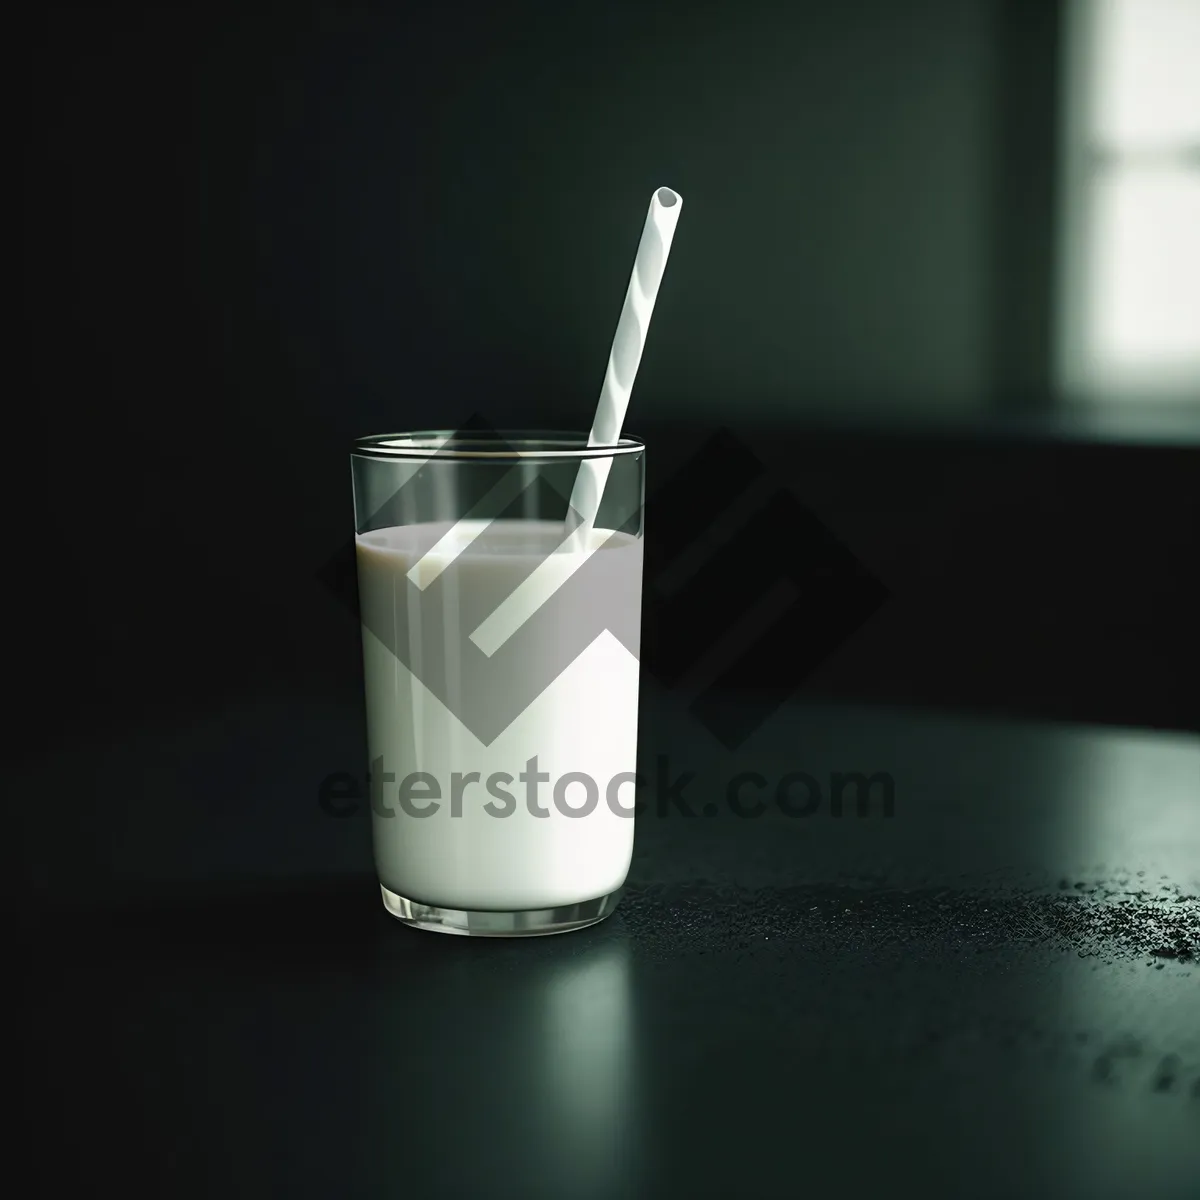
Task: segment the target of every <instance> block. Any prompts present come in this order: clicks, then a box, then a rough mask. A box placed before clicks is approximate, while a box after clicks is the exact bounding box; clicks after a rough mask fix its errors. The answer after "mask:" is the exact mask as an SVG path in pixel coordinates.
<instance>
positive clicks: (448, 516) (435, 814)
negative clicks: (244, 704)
mask: <svg viewBox="0 0 1200 1200" xmlns="http://www.w3.org/2000/svg"><path fill="white" fill-rule="evenodd" d="M644 466H645V448H644V446H643V445H642V444H641V443H640V442H638V441H636V440H635V439H633V438H622V439H621V440H620V441H619V442H618V443H617V444H615V445H611V446H588V444H587V436H586V435H585V434H571V433H557V432H531V431H519V432H515V431H514V432H509V431H497V432H489V433H451V432H446V431H427V432H419V433H403V434H387V435H380V436H376V437H367V438H361V439H360V440H359V441H357V442H356V443H355V445H354V448H353V451H352V453H351V468H352V479H353V485H354V514H355V532H356V539H355V540H356V552H357V559H358V587H359V604H360V610H361V617H362V640H363V669H364V677H365V686H366V716H367V741H368V749H369V756H370V789H369V790H370V798H371V808H372V816H371V821H372V833H373V842H374V849H375V864H376V869H377V871H378V875H379V882H380V888H381V891H382V894H383V902H384V906H385V907H386V908H387V910H388V912H390V913H391V914H392V915H393V916H395V917H397V918H399V919H400V920H402V921H405V922H407V923H408V924H410V925H415V926H418V927H420V928H425V929H438V930H443V931H446V932H453V933H465V934H484V935H491V936H500V935H510V936H511V935H520V934H538V933H557V932H563V931H566V930H569V929H576V928H580V927H582V926H584V925H590V924H592V923H593V922H595V921H599V920H601V919H602V918H604V917H605V916H607V915H608V914H609V913H611V912H612V911H613V909H614V908H615V907H616V904H617V901H618V899H619V894H620V889H621V886H622V885H623V884H624V882H625V876H626V873H627V871H628V869H629V860H630V855H631V853H632V849H633V831H634V821H633V806H634V787H635V777H634V772H635V771H636V769H637V711H638V676H639V664H638V655H639V650H640V628H641V593H642V508H643V496H644ZM581 471H582V472H583V473H584V475H585V476H590V478H591V479H592V480H593V481H595V480H597V479H599V480H600V481H601V483H600V487H602V494H601V500H600V504H599V508H598V509H596V510H595V512H594V521H592V522H585V523H584V524H583V525H582V527H580V522H579V515H578V513H576V512H575V510H573V509H572V508H571V500H572V497H573V495H574V496H575V497H579V496H580V495H582V494H583V493H582V492H581V491H580V490H579V489H577V487H576V484H577V481H578V480H579V477H580V473H581ZM593 494H594V493H593ZM576 503H577V504H578V503H579V501H578V500H576ZM583 507H585V508H586V507H587V506H586V505H584V506H583ZM572 531H574V532H572Z"/></svg>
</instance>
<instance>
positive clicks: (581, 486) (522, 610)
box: [471, 187, 683, 657]
mask: <svg viewBox="0 0 1200 1200" xmlns="http://www.w3.org/2000/svg"><path fill="white" fill-rule="evenodd" d="M682 207H683V197H682V196H680V195H679V193H678V192H673V191H672V190H671V189H670V188H665V187H660V188H656V189H655V191H654V195H653V196H651V197H650V211H649V212H648V213H647V214H646V224H645V225H644V226H643V228H642V240H641V241H640V242H639V243H638V249H637V256H636V257H635V258H634V260H633V270H632V271H631V272H630V275H629V287H628V288H627V289H626V291H625V303H624V304H623V305H622V306H621V316H620V319H619V320H618V321H617V332H616V334H615V335H614V336H613V343H612V349H611V350H610V351H609V354H608V369H607V370H606V371H605V372H604V386H603V387H602V388H601V390H600V402H599V404H598V405H597V406H596V416H595V419H594V420H593V421H592V431H591V433H590V434H589V435H588V445H589V446H612V445H615V444H616V442H617V441H618V439H619V438H620V436H621V426H622V425H623V424H624V421H625V411H626V409H628V407H629V394H630V392H632V391H633V381H634V379H635V378H636V377H637V371H638V366H639V364H640V363H641V361H642V350H643V348H644V347H645V345H646V333H647V332H648V330H649V328H650V316H651V314H652V313H653V312H654V301H655V300H656V299H657V298H658V288H659V285H660V284H661V283H662V277H663V271H664V270H665V269H666V266H667V255H668V254H670V252H671V241H672V239H673V238H674V236H675V226H676V224H677V223H678V221H679V212H680V209H681V208H682ZM611 465H612V459H611V457H609V456H604V457H600V458H586V459H584V460H583V461H582V462H581V463H580V466H579V474H578V475H576V477H575V486H574V488H573V490H572V492H571V511H569V512H568V514H567V525H566V537H565V539H564V541H563V543H562V546H561V547H560V549H562V550H564V551H569V552H572V553H574V554H575V560H574V561H573V562H572V563H571V564H570V565H571V570H569V571H567V572H563V570H562V560H561V559H557V561H553V560H554V559H555V557H556V556H553V555H552V556H551V557H550V558H548V559H546V560H545V561H544V562H542V563H541V564H539V565H538V566H537V567H535V568H534V570H533V571H532V572H530V574H529V575H527V576H526V577H525V579H524V580H522V581H521V583H520V584H518V585H517V587H516V588H514V589H513V591H512V592H511V593H510V594H509V595H508V596H506V597H505V599H504V600H503V601H502V602H501V603H500V604H499V605H498V606H497V607H496V608H495V609H494V610H493V611H492V612H491V613H490V614H489V615H488V616H487V617H486V618H485V619H484V620H483V621H482V622H481V623H480V625H479V627H478V628H477V629H476V630H475V631H474V633H472V634H471V641H473V642H474V643H475V645H476V646H478V647H479V649H480V650H482V651H483V652H484V654H486V655H488V656H489V657H491V656H492V655H493V654H495V653H496V651H497V650H499V649H500V647H501V646H503V645H504V643H505V642H507V641H508V639H509V638H510V637H511V636H512V635H513V634H514V633H516V631H517V630H518V629H520V628H521V626H522V625H524V624H525V622H526V621H528V620H529V618H530V617H531V616H533V614H534V613H535V612H537V610H538V609H539V608H541V606H542V605H543V604H545V602H546V601H547V600H548V599H549V598H550V596H552V595H553V594H554V592H555V591H556V590H557V588H559V587H561V586H562V584H563V583H565V582H566V580H567V579H569V578H570V577H571V575H572V574H574V572H575V571H576V570H578V569H579V568H580V567H581V566H582V565H583V564H584V563H585V562H586V561H587V559H588V558H589V557H590V551H591V550H592V549H593V547H590V546H589V545H588V542H589V540H590V539H589V536H588V535H589V534H590V532H591V530H592V528H593V527H594V525H595V522H596V514H597V513H598V512H599V511H600V501H601V499H602V498H603V496H604V485H605V483H606V482H607V481H608V472H609V468H610V467H611Z"/></svg>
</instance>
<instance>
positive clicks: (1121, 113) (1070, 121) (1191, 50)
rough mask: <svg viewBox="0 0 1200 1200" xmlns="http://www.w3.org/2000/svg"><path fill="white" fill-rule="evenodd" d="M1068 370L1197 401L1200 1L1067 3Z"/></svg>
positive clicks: (1072, 380)
mask: <svg viewBox="0 0 1200 1200" xmlns="http://www.w3.org/2000/svg"><path fill="white" fill-rule="evenodd" d="M1065 19H1066V23H1065V34H1066V37H1065V43H1064V44H1065V47H1066V55H1067V58H1066V62H1065V72H1064V76H1065V80H1066V92H1065V95H1064V115H1065V123H1064V130H1063V132H1064V139H1063V168H1064V178H1063V188H1062V196H1063V202H1064V208H1063V214H1062V226H1061V227H1062V230H1063V243H1062V256H1061V263H1060V265H1061V273H1060V284H1061V286H1060V295H1059V313H1058V339H1057V340H1058V375H1059V386H1060V389H1061V391H1062V393H1063V394H1064V395H1065V396H1067V397H1068V398H1070V399H1080V400H1109V399H1139V400H1140V399H1146V398H1150V399H1165V398H1167V397H1170V398H1184V399H1188V400H1192V401H1197V402H1200V0H1066V9H1065Z"/></svg>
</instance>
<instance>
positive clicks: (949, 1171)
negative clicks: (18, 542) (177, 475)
mask: <svg viewBox="0 0 1200 1200" xmlns="http://www.w3.org/2000/svg"><path fill="white" fill-rule="evenodd" d="M644 710H645V711H644V716H643V721H642V755H643V763H642V769H643V770H644V771H646V772H647V774H648V775H649V776H650V777H651V778H653V777H654V776H655V775H656V773H657V771H658V770H659V769H660V767H659V763H658V761H657V756H658V755H660V754H661V755H662V756H663V757H664V763H663V764H662V768H661V769H662V770H664V771H665V772H667V773H668V774H670V775H672V776H677V775H679V774H681V773H683V772H685V771H691V772H695V776H696V777H695V780H694V781H693V782H692V783H690V784H689V785H688V787H687V788H686V789H685V796H686V798H687V802H688V803H689V805H690V806H691V807H692V808H694V809H695V810H697V812H698V815H696V816H694V817H690V818H688V817H684V816H683V815H681V814H680V813H678V812H672V813H669V814H666V815H662V814H658V813H656V812H655V806H656V796H655V794H654V791H653V790H652V789H647V793H646V796H647V799H648V801H649V804H650V809H649V811H648V812H647V813H646V814H644V815H643V816H641V817H639V819H638V833H637V839H638V840H637V850H636V853H635V861H634V864H633V868H632V871H631V875H630V882H629V885H628V888H627V891H626V894H625V899H624V900H623V902H622V906H621V907H620V909H619V910H618V912H617V913H616V915H614V916H613V917H612V918H610V919H609V920H608V921H606V922H604V923H603V924H601V925H599V926H596V927H594V928H592V929H590V930H586V931H583V932H578V933H574V934H568V935H564V936H559V937H551V938H542V939H533V940H529V941H507V940H497V941H490V940H483V941H476V940H471V939H465V938H454V937H446V936H442V935H437V934H430V933H422V932H417V931H413V930H409V929H407V928H404V927H402V926H401V925H399V924H398V923H396V922H395V921H393V920H392V919H391V918H389V917H388V916H387V915H386V914H385V913H384V911H383V909H382V907H381V905H380V903H379V898H378V892H377V890H376V889H375V887H374V884H373V880H372V877H371V875H370V873H369V864H370V858H369V842H368V838H369V824H368V821H367V819H366V817H365V815H364V814H362V813H359V814H357V815H356V816H355V817H352V818H345V819H340V820H338V819H334V818H332V817H330V816H328V815H327V814H325V813H324V812H322V810H321V809H320V807H319V805H318V802H317V794H318V790H319V783H320V780H321V778H323V777H324V776H326V775H328V774H330V773H332V772H334V771H339V770H350V771H356V770H359V769H360V767H359V763H360V761H361V758H362V747H361V719H360V713H359V711H358V709H357V707H356V706H355V705H354V704H352V703H351V704H343V703H338V702H335V701H333V700H321V699H304V698H295V697H293V698H291V699H288V700H286V701H284V700H279V699H272V698H270V697H264V698H259V699H257V700H255V701H254V702H250V701H247V702H246V703H245V704H243V705H232V706H230V707H229V708H228V709H227V710H225V711H223V712H221V713H218V714H207V715H198V716H196V717H194V718H192V719H189V720H187V721H183V722H169V721H165V720H164V723H163V724H162V726H161V727H159V728H150V727H149V726H147V727H145V728H143V729H142V730H140V731H139V733H138V734H137V735H136V736H134V735H128V736H125V737H123V738H113V737H111V736H106V737H99V736H98V737H97V738H95V739H94V740H93V741H92V742H91V743H84V742H80V743H79V744H78V746H77V749H76V751H75V752H74V753H73V755H69V756H66V757H65V758H63V759H62V760H61V761H59V762H56V764H55V765H54V768H53V769H52V770H49V769H46V768H45V767H42V768H39V769H31V770H30V771H28V772H26V773H25V774H23V775H19V776H18V778H17V779H16V780H15V785H16V791H15V792H14V795H17V796H18V797H19V796H25V797H27V799H28V801H29V802H28V803H24V802H22V803H21V804H20V805H19V811H20V812H21V814H22V821H21V839H22V840H21V850H22V854H21V858H22V863H23V866H22V871H21V872H18V882H19V884H20V891H19V896H18V897H16V898H15V899H14V904H15V907H16V910H17V912H18V915H19V917H20V935H19V936H20V944H19V947H18V950H19V954H20V956H21V968H22V969H21V971H20V972H19V975H18V978H19V980H20V981H21V985H22V988H23V1000H24V1014H25V1015H24V1025H23V1026H22V1029H21V1031H20V1033H21V1046H22V1049H23V1051H24V1058H25V1062H26V1064H27V1070H26V1075H25V1084H24V1092H23V1110H24V1112H25V1114H26V1115H27V1116H29V1117H30V1118H31V1119H32V1130H33V1132H32V1135H31V1137H30V1138H29V1139H28V1140H27V1141H26V1143H25V1144H26V1146H27V1147H28V1148H30V1149H32V1150H33V1151H34V1153H35V1157H36V1162H35V1167H36V1171H37V1172H38V1178H40V1180H41V1181H42V1185H43V1193H42V1194H51V1195H53V1194H63V1193H64V1192H65V1191H66V1190H67V1189H68V1188H80V1187H84V1186H86V1187H88V1188H89V1189H92V1188H95V1187H97V1186H101V1185H103V1186H105V1187H111V1188H115V1189H118V1190H120V1191H124V1192H130V1191H132V1192H134V1193H136V1194H147V1193H152V1194H155V1195H160V1196H164V1197H176V1196H178V1197H184V1196H214V1195H222V1196H255V1197H263V1196H287V1197H296V1196H319V1197H358V1196H362V1197H377V1196H398V1197H400V1196H403V1197H414V1198H420V1197H425V1196H450V1197H458V1196H461V1197H479V1198H481V1200H482V1198H486V1197H489V1196H497V1197H508V1196H512V1197H523V1198H528V1200H533V1198H535V1197H541V1196H546V1197H556V1198H558V1197H610V1196H611V1197H635V1196H671V1195H681V1196H730V1197H774V1196H780V1197H783V1196H788V1197H791V1196H797V1195H801V1194H804V1193H810V1194H816V1195H839V1194H846V1195H859V1194H862V1195H867V1194H884V1193H892V1192H906V1193H911V1194H914V1195H925V1196H942V1195H945V1196H963V1195H970V1196H989V1195H995V1196H1005V1197H1011V1196H1055V1197H1070V1196H1081V1197H1083V1196H1086V1197H1096V1198H1098V1197H1110V1196H1111V1197H1138V1198H1146V1200H1151V1198H1155V1197H1180V1198H1181V1200H1182V1198H1183V1197H1189V1198H1191V1200H1194V1197H1195V1196H1196V1195H1197V1194H1200V965H1198V964H1197V955H1198V954H1200V898H1198V895H1200V806H1198V805H1200V739H1197V738H1195V737H1191V736H1187V735H1178V734H1177V735H1159V734H1153V733H1146V732H1133V731H1119V730H1118V731H1114V730H1100V729H1094V728H1072V727H1050V726H1044V725H1041V726H1035V725H1020V724H1014V723H1004V722H999V721H995V720H991V721H983V720H972V719H968V718H964V717H955V716H945V715H944V716H938V715H930V714H924V715H921V714H915V713H905V712H888V711H881V710H862V709H852V708H829V707H825V708H821V707H811V706H804V705H801V704H792V705H790V706H788V707H787V708H786V709H785V710H784V711H782V712H780V713H779V714H778V715H776V716H775V717H774V718H772V719H770V720H768V721H767V722H766V723H765V724H764V725H763V726H762V728H761V729H760V730H759V732H758V733H757V734H755V735H754V736H753V737H751V738H750V739H749V740H748V741H747V742H745V743H744V744H743V745H742V746H741V748H740V749H738V750H737V751H736V752H731V751H727V750H725V749H723V748H722V746H721V745H720V743H719V742H718V741H717V740H716V739H715V738H713V737H711V736H710V735H709V734H708V733H707V731H706V730H705V729H704V728H702V727H701V726H700V725H698V724H697V723H696V722H695V721H694V720H693V719H692V718H691V717H690V716H689V715H688V714H687V713H685V712H683V711H679V710H678V709H675V708H672V707H671V706H670V705H669V704H668V703H667V699H666V698H665V697H661V696H656V695H654V694H653V693H651V694H650V695H648V696H646V697H645V699H644ZM739 771H752V772H755V773H757V774H758V775H760V776H761V777H762V778H763V779H764V780H766V781H767V782H768V786H769V787H771V786H773V785H774V784H775V783H776V782H777V781H778V779H779V778H780V777H781V776H783V775H785V774H787V773H788V772H789V771H803V772H806V773H808V774H810V775H812V776H813V777H814V778H815V779H817V780H818V781H821V782H825V781H828V779H829V778H830V775H831V773H832V772H835V771H844V772H851V771H862V772H864V773H871V772H886V773H888V774H890V776H891V777H892V779H893V781H894V788H895V792H894V803H895V807H894V813H893V815H892V816H891V817H887V816H885V815H883V813H882V806H881V805H880V804H876V805H875V806H874V807H873V808H872V809H871V810H870V811H869V812H868V813H867V814H866V815H864V816H859V815H858V813H857V810H856V809H855V808H854V806H853V805H851V806H850V807H849V808H848V809H847V810H846V811H844V813H843V815H842V816H841V817H837V816H835V815H833V813H832V812H831V806H830V804H829V803H828V797H827V796H826V800H825V802H823V803H822V805H821V807H820V808H819V809H818V811H817V812H815V813H814V814H813V815H811V816H809V817H806V818H796V817H788V816H785V815H783V814H782V813H780V812H779V811H778V810H777V809H769V810H768V812H767V813H766V814H764V815H763V816H761V817H758V818H755V819H746V818H739V817H738V816H736V815H735V814H734V813H733V812H732V811H731V810H730V809H729V806H728V804H727V803H726V802H725V786H726V783H727V781H728V780H729V779H730V778H731V777H732V776H734V775H736V774H737V773H738V772H739ZM768 794H769V793H768ZM706 804H709V805H712V806H713V807H714V808H715V810H716V811H715V814H714V815H712V816H705V815H703V811H702V810H703V808H704V806H705V805H706Z"/></svg>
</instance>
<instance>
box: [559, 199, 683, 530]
mask: <svg viewBox="0 0 1200 1200" xmlns="http://www.w3.org/2000/svg"><path fill="white" fill-rule="evenodd" d="M682 207H683V197H682V196H680V195H679V193H678V192H673V191H672V190H671V189H670V188H665V187H660V188H656V189H655V191H654V195H653V196H651V197H650V210H649V212H647V213H646V224H645V225H644V226H643V228H642V240H641V241H640V242H639V243H638V249H637V257H636V258H635V259H634V260H633V270H632V271H631V272H630V275H629V287H628V288H627V289H626V291H625V303H624V304H623V305H622V306H621V317H620V320H618V322H617V332H616V334H615V335H614V336H613V343H612V349H611V350H610V351H609V353H608V369H607V370H606V371H605V372H604V386H603V387H602V388H601V389H600V402H599V404H597V406H596V416H595V419H594V420H593V421H592V431H591V433H590V434H589V435H588V445H589V446H612V445H615V444H616V442H617V441H618V440H619V439H620V436H621V426H622V425H623V424H624V423H625V413H626V410H627V409H628V408H629V395H630V393H631V392H632V391H633V381H634V380H635V379H636V378H637V372H638V366H639V365H640V364H641V361H642V350H643V349H644V347H645V345H646V334H647V333H648V332H649V330H650V317H651V315H652V314H653V312H654V301H655V300H657V299H658V289H659V285H660V284H661V283H662V277H663V272H664V271H665V270H666V267H667V256H668V255H669V254H670V253H671V241H672V239H673V238H674V237H675V226H676V225H677V224H678V222H679V212H680V210H681V209H682ZM611 466H612V459H611V458H609V457H603V458H588V459H584V461H583V462H582V463H581V464H580V468H579V474H578V475H577V476H576V477H575V487H574V490H573V491H572V492H571V509H572V510H573V512H574V513H575V514H576V517H575V520H577V521H578V524H577V525H576V526H575V527H574V529H573V530H572V535H573V536H572V546H571V548H572V549H582V548H583V546H584V545H586V542H587V535H588V532H589V530H590V529H591V528H592V526H593V525H594V524H595V521H596V514H597V513H598V512H599V511H600V501H601V500H602V499H603V496H604V485H605V483H606V482H607V481H608V472H609V469H610V467H611ZM568 519H571V518H570V517H569V518H568Z"/></svg>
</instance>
